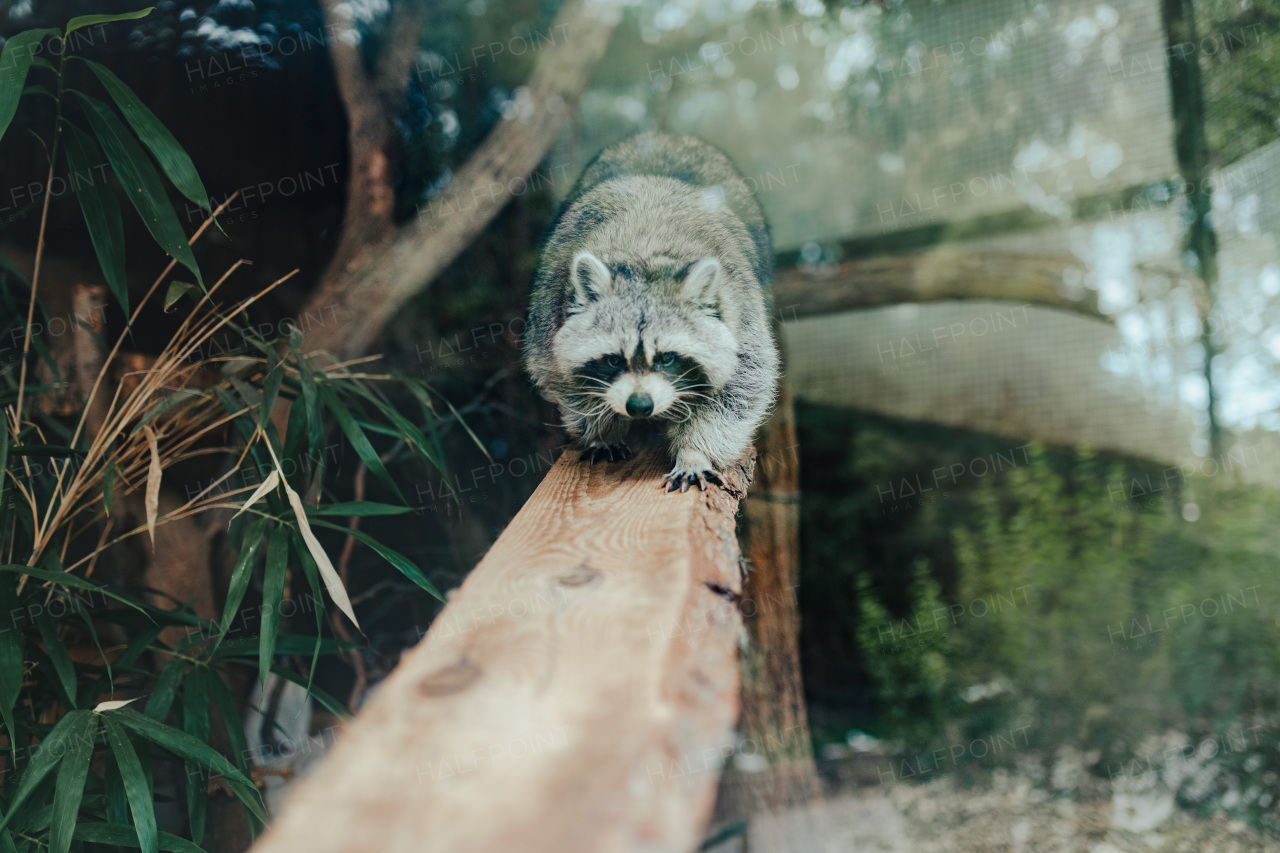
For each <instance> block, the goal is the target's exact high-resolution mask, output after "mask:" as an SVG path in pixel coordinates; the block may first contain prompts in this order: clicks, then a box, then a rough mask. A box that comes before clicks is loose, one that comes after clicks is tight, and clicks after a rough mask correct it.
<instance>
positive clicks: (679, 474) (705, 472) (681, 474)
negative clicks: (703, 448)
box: [662, 452, 724, 492]
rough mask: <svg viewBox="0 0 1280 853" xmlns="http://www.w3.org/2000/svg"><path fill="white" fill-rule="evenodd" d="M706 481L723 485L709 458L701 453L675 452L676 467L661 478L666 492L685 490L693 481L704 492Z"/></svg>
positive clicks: (687, 489)
mask: <svg viewBox="0 0 1280 853" xmlns="http://www.w3.org/2000/svg"><path fill="white" fill-rule="evenodd" d="M708 482H711V483H715V484H716V485H718V486H724V481H723V480H721V479H720V474H719V472H718V471H716V469H715V468H714V467H712V465H711V460H710V459H708V458H707V457H706V456H704V455H703V454H701V453H688V452H684V453H678V454H676V467H674V468H672V469H671V471H670V472H668V473H667V476H665V477H663V478H662V485H663V486H664V487H666V490H667V491H668V492H674V491H675V490H676V489H679V490H680V491H682V492H687V491H689V487H690V486H692V485H693V484H694V483H697V484H698V488H699V489H701V490H702V491H704V492H705V491H706V490H707V483H708Z"/></svg>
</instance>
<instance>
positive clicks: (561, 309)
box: [524, 134, 778, 491]
mask: <svg viewBox="0 0 1280 853" xmlns="http://www.w3.org/2000/svg"><path fill="white" fill-rule="evenodd" d="M772 280H773V255H772V251H771V249H770V245H769V232H768V228H767V227H766V226H765V223H764V217H763V216H762V215H761V213H760V207H759V205H758V204H756V201H755V199H754V198H753V197H752V195H751V193H750V191H749V190H748V189H747V184H746V182H745V181H744V180H743V179H742V177H741V176H740V175H739V174H738V172H737V170H736V169H735V168H734V167H733V164H732V163H730V162H729V158H728V157H726V156H725V155H724V154H723V153H721V152H720V151H719V150H717V149H715V148H713V147H712V146H710V145H708V144H707V143H705V142H703V141H701V140H700V139H697V138H695V137H692V136H683V137H673V136H665V135H660V134H641V135H638V136H633V137H631V138H630V139H627V140H624V141H623V142H620V143H618V144H617V145H614V146H613V147H611V148H608V149H606V150H605V151H604V152H603V153H601V154H600V155H599V156H598V157H597V158H596V159H595V160H594V161H593V162H592V163H591V165H589V166H588V167H587V169H586V171H585V172H584V173H583V175H582V178H581V179H580V180H579V181H578V185H577V186H576V187H575V188H574V190H573V192H572V193H571V194H570V196H569V198H568V200H567V201H566V202H565V204H564V207H563V208H562V210H561V213H560V216H559V219H558V220H557V221H556V224H555V226H554V228H553V229H552V232H551V235H550V237H549V238H548V240H547V243H546V246H545V248H544V249H543V253H542V259H541V263H540V266H539V269H538V273H537V276H536V277H535V279H534V284H533V293H532V296H531V299H530V308H529V325H528V329H527V331H526V334H525V345H524V346H525V350H524V363H525V367H526V368H527V369H528V371H529V373H530V375H531V376H532V377H533V380H534V382H535V383H536V384H537V386H538V389H539V390H540V391H541V392H542V394H543V396H544V397H546V398H547V399H548V400H550V401H551V402H553V403H555V404H556V405H557V406H559V408H560V412H561V415H562V416H563V419H564V425H565V428H566V429H568V431H569V433H570V434H571V435H572V436H573V437H574V438H576V439H579V442H580V444H582V445H583V447H584V448H585V453H584V454H583V456H584V458H588V459H590V460H591V461H593V462H594V461H599V460H601V459H608V460H610V461H613V460H618V459H625V458H628V457H629V456H630V455H631V450H630V448H628V447H627V445H626V443H625V439H626V437H627V434H628V432H629V431H631V430H632V428H633V427H652V428H656V430H657V431H658V432H660V433H661V434H662V435H663V436H664V437H665V439H666V441H667V443H668V446H669V448H670V451H671V453H672V455H673V456H674V459H675V467H673V468H672V469H671V472H670V473H669V474H667V476H666V477H665V478H664V480H663V483H664V484H666V485H667V487H668V489H670V490H674V489H676V488H679V489H680V490H681V491H685V490H687V489H688V488H689V486H690V485H692V484H693V483H695V482H696V483H698V485H699V486H700V487H701V488H703V489H705V488H706V482H707V480H708V479H711V480H713V481H714V480H718V479H719V477H718V476H717V472H719V471H723V470H724V467H725V466H726V465H728V464H730V463H732V462H733V461H735V460H736V459H738V458H739V457H740V456H741V455H742V453H743V451H744V450H746V448H747V446H748V445H749V444H750V442H751V439H752V436H753V434H754V433H755V431H756V428H757V427H758V426H760V424H761V422H762V421H763V420H764V419H765V417H766V416H767V415H768V413H769V408H770V406H771V405H772V403H773V398H774V393H775V391H776V388H777V381H778V352H777V347H776V345H775V344H774V340H773V334H772V330H771V324H770V319H769V315H770V311H771V297H770V290H769V288H770V285H771V283H772ZM636 431H640V430H639V429H637V430H636Z"/></svg>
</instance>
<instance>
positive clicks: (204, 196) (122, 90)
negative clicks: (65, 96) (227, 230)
mask: <svg viewBox="0 0 1280 853" xmlns="http://www.w3.org/2000/svg"><path fill="white" fill-rule="evenodd" d="M77 59H79V60H80V61H81V62H83V63H85V64H86V65H88V66H89V70H90V71H92V72H93V73H94V74H96V75H97V77H98V80H100V81H101V82H102V85H103V87H104V88H105V89H106V90H107V93H108V94H110V95H111V99H112V100H113V101H115V102H116V106H117V107H118V108H119V109H120V112H121V113H122V114H123V115H124V118H125V121H127V122H129V126H130V127H132V128H133V132H134V133H136V134H138V138H139V139H141V140H142V144H143V145H145V146H147V149H148V150H149V151H150V152H151V154H152V156H154V157H155V158H156V162H157V163H159V164H160V168H161V169H163V170H164V173H165V174H166V175H168V176H169V180H170V181H172V182H173V185H174V186H175V187H177V188H178V192H180V193H182V194H183V195H184V196H186V197H187V198H188V199H190V200H191V201H193V202H195V203H196V204H198V205H200V207H201V208H202V209H204V210H205V211H210V210H211V208H210V207H209V194H208V193H207V192H205V189H204V184H202V183H201V182H200V175H199V174H197V173H196V167H195V164H194V163H192V162H191V158H190V157H189V156H188V155H187V152H186V151H184V150H183V148H182V146H181V145H179V144H178V140H176V139H174V138H173V134H172V133H170V132H169V129H168V128H167V127H165V126H164V125H163V124H161V123H160V119H158V118H156V116H155V113H153V112H151V110H149V109H147V107H146V105H145V104H143V103H142V101H140V100H138V96H137V95H135V94H134V93H133V90H132V89H130V88H129V87H128V86H126V85H125V84H124V82H123V81H121V80H120V78H119V77H117V76H116V75H115V74H114V73H112V71H111V69H109V68H107V67H106V66H105V65H100V64H99V63H97V62H94V61H93V60H91V59H84V58H83V57H77Z"/></svg>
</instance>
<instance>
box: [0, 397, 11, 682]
mask: <svg viewBox="0 0 1280 853" xmlns="http://www.w3.org/2000/svg"><path fill="white" fill-rule="evenodd" d="M8 472H9V422H8V421H7V420H5V419H3V418H0V530H8V529H9V527H8V525H7V524H5V521H6V519H7V517H8V515H9V501H8V499H7V498H6V497H5V495H4V490H5V483H7V482H8V480H9V473H8ZM2 692H3V691H2V690H0V693H2Z"/></svg>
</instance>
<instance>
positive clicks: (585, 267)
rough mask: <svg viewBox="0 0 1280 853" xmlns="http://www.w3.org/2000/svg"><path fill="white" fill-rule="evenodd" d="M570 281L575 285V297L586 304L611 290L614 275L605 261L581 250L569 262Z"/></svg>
mask: <svg viewBox="0 0 1280 853" xmlns="http://www.w3.org/2000/svg"><path fill="white" fill-rule="evenodd" d="M569 282H570V284H572V285H573V295H574V298H575V299H577V301H578V302H580V303H583V304H585V303H587V302H590V301H591V300H593V299H599V298H600V297H601V296H603V295H604V294H606V293H608V292H609V286H610V285H611V284H612V283H613V275H612V274H610V272H609V268H608V267H606V266H605V265H604V261H602V260H600V259H599V258H597V257H596V256H595V255H593V254H591V253H590V252H579V253H578V254H576V255H574V256H573V263H571V264H569Z"/></svg>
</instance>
